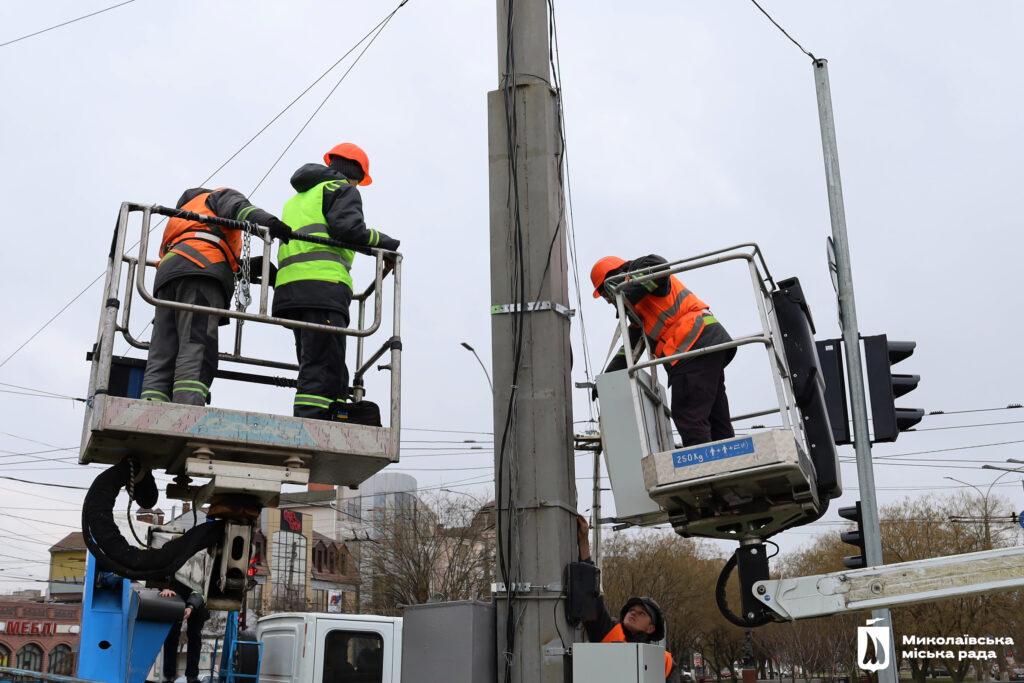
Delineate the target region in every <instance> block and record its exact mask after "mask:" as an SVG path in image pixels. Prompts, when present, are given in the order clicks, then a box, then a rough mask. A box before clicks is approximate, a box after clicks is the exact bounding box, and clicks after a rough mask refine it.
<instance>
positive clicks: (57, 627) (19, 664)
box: [0, 596, 82, 676]
mask: <svg viewBox="0 0 1024 683" xmlns="http://www.w3.org/2000/svg"><path fill="white" fill-rule="evenodd" d="M41 597H42V596H40V598H41ZM81 621H82V605H81V604H80V603H79V604H77V605H70V604H55V603H46V602H41V601H40V602H29V601H24V600H0V666H10V667H14V668H16V669H26V670H29V671H42V672H46V673H51V674H61V675H64V676H71V675H74V673H75V653H76V652H77V651H78V634H79V631H80V624H81Z"/></svg>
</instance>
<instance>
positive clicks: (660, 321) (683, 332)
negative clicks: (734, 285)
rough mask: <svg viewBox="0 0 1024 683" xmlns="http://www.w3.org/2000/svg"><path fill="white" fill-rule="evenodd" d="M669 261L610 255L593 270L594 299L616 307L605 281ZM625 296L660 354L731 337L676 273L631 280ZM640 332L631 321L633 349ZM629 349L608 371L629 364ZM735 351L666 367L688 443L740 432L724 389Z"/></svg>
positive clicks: (622, 351)
mask: <svg viewBox="0 0 1024 683" xmlns="http://www.w3.org/2000/svg"><path fill="white" fill-rule="evenodd" d="M665 263H667V262H666V261H665V259H664V258H662V257H661V256H658V255H657V254H650V255H649V256H644V257H641V258H638V259H634V260H632V261H626V260H625V259H621V258H619V257H618V256H605V257H604V258H602V259H601V260H599V261H598V262H597V263H595V264H594V267H593V268H592V269H591V271H590V280H591V282H593V284H594V298H598V297H602V298H604V299H605V301H608V302H609V303H611V304H613V305H614V303H615V300H614V298H613V297H612V295H611V293H610V292H609V291H607V290H606V288H605V280H607V279H608V278H610V277H612V276H614V275H620V274H624V273H630V272H633V271H637V270H642V269H645V268H651V267H654V266H659V265H664V264H665ZM623 295H624V297H625V299H626V301H628V302H629V304H630V305H631V306H632V308H633V310H634V311H635V312H636V314H637V316H638V317H639V318H640V320H641V322H642V323H643V332H644V333H645V334H646V335H647V338H648V341H649V342H650V345H651V348H652V349H653V351H654V355H655V357H657V358H665V357H667V356H672V355H675V354H678V353H683V352H684V351H693V350H696V349H703V348H707V347H709V346H715V345H717V344H724V343H726V342H730V341H732V337H730V336H729V333H728V332H726V331H725V328H724V327H723V326H722V324H721V323H720V322H718V319H717V318H715V316H713V315H712V314H711V311H710V310H709V309H708V305H707V304H706V303H704V302H703V301H701V300H700V299H698V298H697V296H696V295H695V294H694V293H693V292H691V291H690V290H689V289H687V288H686V286H685V285H683V283H682V282H680V281H679V279H678V278H677V277H675V276H674V275H668V276H665V277H660V278H655V279H653V280H648V281H645V282H640V283H627V284H626V286H625V289H624V290H623ZM640 335H641V331H640V328H639V327H638V326H637V325H636V324H631V325H630V327H629V345H630V348H636V346H637V343H638V342H639V341H640ZM625 353H626V351H625V348H621V349H619V352H618V354H617V355H616V356H615V357H614V358H613V359H612V361H611V362H610V363H609V364H608V367H607V368H605V372H611V371H613V370H621V369H623V368H625V367H626V355H625ZM735 355H736V349H735V348H732V349H728V350H726V351H716V352H714V353H709V354H705V355H703V356H696V357H693V358H682V359H679V360H676V361H674V362H672V363H671V364H670V365H669V366H668V367H666V370H667V371H668V384H669V388H670V390H671V392H672V400H671V402H672V421H673V422H674V423H675V425H676V429H678V430H679V435H680V436H681V437H682V438H683V445H684V446H695V445H697V444H702V443H707V442H709V441H718V440H719V439H728V438H731V437H733V436H735V432H733V429H732V422H731V420H730V417H729V398H728V396H726V393H725V366H726V365H728V364H729V363H730V362H731V361H732V359H733V357H734V356H735Z"/></svg>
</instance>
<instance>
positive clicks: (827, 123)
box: [813, 59, 896, 683]
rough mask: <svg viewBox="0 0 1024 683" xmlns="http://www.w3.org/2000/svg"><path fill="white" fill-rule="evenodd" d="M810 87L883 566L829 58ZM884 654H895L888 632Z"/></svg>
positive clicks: (858, 428) (866, 498) (888, 674)
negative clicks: (814, 98)
mask: <svg viewBox="0 0 1024 683" xmlns="http://www.w3.org/2000/svg"><path fill="white" fill-rule="evenodd" d="M813 68H814V88H815V91H816V93H817V97H818V122H819V124H820V127H821V147H822V153H823V154H824V157H825V184H826V188H827V190H828V207H829V218H830V220H831V223H832V240H833V241H834V243H835V257H836V276H837V283H836V288H837V289H838V290H839V323H840V326H841V327H842V331H843V347H844V348H845V351H846V373H847V383H848V385H849V387H850V410H851V412H852V413H853V444H854V451H855V452H856V455H857V481H858V485H859V487H860V501H861V514H862V517H861V519H862V526H863V532H864V551H865V552H864V554H865V556H866V557H865V558H864V559H865V560H866V561H867V564H868V566H869V567H876V566H878V565H881V564H883V561H882V536H881V528H880V525H879V523H878V503H877V500H876V498H875V473H874V469H873V468H872V466H871V439H870V437H869V436H868V410H867V400H866V392H865V389H864V368H863V363H862V360H861V352H860V332H859V329H858V327H857V307H856V305H855V304H854V297H853V270H852V267H851V264H850V243H849V240H848V239H847V234H846V207H845V206H844V204H843V182H842V179H841V177H840V175H839V149H838V145H837V143H836V129H835V119H834V118H833V113H832V91H831V88H830V86H829V80H828V61H827V60H824V59H815V60H814V63H813ZM871 616H872V618H874V619H884V621H883V622H881V623H882V624H884V625H886V626H892V617H891V615H890V613H889V610H887V609H876V610H872V611H871ZM889 652H890V653H891V655H894V654H895V647H894V643H893V642H892V639H891V636H890V641H889ZM895 681H896V667H895V666H887V667H885V668H884V669H881V670H879V672H878V683H895Z"/></svg>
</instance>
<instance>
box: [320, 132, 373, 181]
mask: <svg viewBox="0 0 1024 683" xmlns="http://www.w3.org/2000/svg"><path fill="white" fill-rule="evenodd" d="M331 157H343V158H345V159H351V160H352V161H355V162H356V163H358V164H359V167H360V168H362V169H363V179H362V180H360V181H359V185H369V184H370V183H372V182H373V178H371V177H370V159H369V158H368V157H367V156H366V152H364V151H363V148H362V147H360V146H359V145H357V144H355V143H352V142H342V143H341V144H338V145H335V146H334V147H331V149H330V150H329V151H328V152H327V154H325V155H324V163H325V164H327V165H328V166H330V165H331Z"/></svg>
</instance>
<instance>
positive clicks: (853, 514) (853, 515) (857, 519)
mask: <svg viewBox="0 0 1024 683" xmlns="http://www.w3.org/2000/svg"><path fill="white" fill-rule="evenodd" d="M839 516H840V517H842V518H843V519H848V520H850V521H851V522H853V523H854V524H856V525H857V528H856V529H855V530H854V531H842V532H840V534H839V539H840V540H841V541H842V542H843V543H849V544H850V545H855V546H857V549H858V550H860V555H848V556H846V557H844V558H843V566H844V567H846V568H847V569H860V568H861V567H866V566H868V562H867V551H865V550H864V522H863V520H862V519H861V516H860V501H859V500H858V501H857V504H856V505H850V506H848V507H844V508H839Z"/></svg>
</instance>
